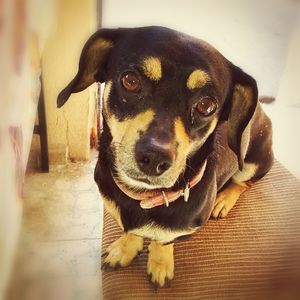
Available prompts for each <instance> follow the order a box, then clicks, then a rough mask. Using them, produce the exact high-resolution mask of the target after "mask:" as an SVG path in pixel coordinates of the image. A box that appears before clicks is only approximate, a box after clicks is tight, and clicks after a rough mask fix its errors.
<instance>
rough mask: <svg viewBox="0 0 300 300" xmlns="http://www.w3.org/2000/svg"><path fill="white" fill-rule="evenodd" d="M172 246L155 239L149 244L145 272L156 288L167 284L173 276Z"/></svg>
mask: <svg viewBox="0 0 300 300" xmlns="http://www.w3.org/2000/svg"><path fill="white" fill-rule="evenodd" d="M173 246H174V244H168V245H163V244H161V243H159V242H155V241H152V242H151V243H150V245H149V248H148V249H149V256H148V264H147V274H148V276H149V280H150V281H151V282H152V283H153V284H154V287H155V288H156V289H157V288H158V287H163V286H167V285H168V284H169V283H170V280H172V279H173V277H174V256H173Z"/></svg>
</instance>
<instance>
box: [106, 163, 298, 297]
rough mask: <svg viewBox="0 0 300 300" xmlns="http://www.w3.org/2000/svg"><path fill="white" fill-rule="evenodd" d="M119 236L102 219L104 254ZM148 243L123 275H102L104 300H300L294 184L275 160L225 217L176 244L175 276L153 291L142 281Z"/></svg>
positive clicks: (111, 224)
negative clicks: (164, 285) (271, 166)
mask: <svg viewBox="0 0 300 300" xmlns="http://www.w3.org/2000/svg"><path fill="white" fill-rule="evenodd" d="M120 234H121V230H120V229H119V228H118V226H117V225H116V223H115V222H114V221H113V220H112V219H111V218H110V217H109V216H108V215H107V214H105V218H104V231H103V244H102V246H103V249H105V248H106V247H107V246H108V245H109V244H110V243H111V242H112V241H114V240H116V239H117V238H118V237H119V236H120ZM146 266H147V243H145V248H144V251H143V252H142V254H141V255H140V256H139V257H138V258H136V259H135V260H134V261H133V263H132V264H131V265H130V266H129V267H127V268H124V269H118V270H116V271H111V270H109V271H104V272H103V274H102V289H103V298H104V300H110V299H117V300H119V299H239V300H240V299H300V182H299V181H298V180H297V179H296V178H295V177H294V176H293V175H291V174H290V173H289V172H288V171H287V170H286V169H285V168H284V167H282V166H281V165H280V164H279V163H278V162H276V163H275V164H274V166H273V168H272V170H271V171H270V172H269V174H267V175H266V176H265V177H264V178H263V179H262V180H260V181H259V182H257V183H256V184H255V185H254V186H253V187H252V188H251V189H250V190H249V191H247V192H246V193H244V194H243V195H242V196H241V198H240V199H239V201H238V202H237V204H236V206H235V207H234V208H233V209H232V211H231V212H230V213H229V215H228V216H227V218H226V219H223V220H219V221H216V220H209V222H208V223H207V224H206V225H205V226H204V227H203V228H202V229H201V230H200V231H199V232H198V233H196V234H195V235H194V236H193V237H192V238H191V239H189V240H186V241H181V242H177V243H175V278H174V280H173V281H172V285H171V287H170V288H163V289H160V290H159V291H158V292H157V293H155V292H154V290H153V288H152V287H151V285H150V284H149V282H148V281H147V275H146Z"/></svg>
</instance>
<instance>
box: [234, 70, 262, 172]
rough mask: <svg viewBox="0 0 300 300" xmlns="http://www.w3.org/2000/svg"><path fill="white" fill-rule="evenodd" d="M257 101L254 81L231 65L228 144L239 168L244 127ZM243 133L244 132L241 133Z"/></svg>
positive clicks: (242, 150)
mask: <svg viewBox="0 0 300 300" xmlns="http://www.w3.org/2000/svg"><path fill="white" fill-rule="evenodd" d="M257 101H258V91H257V84H256V81H255V80H254V79H253V78H252V77H251V76H250V75H248V74H246V73H245V72H243V71H242V70H241V69H240V68H238V67H236V66H234V65H232V95H231V97H230V99H229V115H228V144H229V147H230V148H231V149H232V150H233V151H234V152H235V153H236V155H237V158H238V163H239V169H240V170H242V169H243V163H244V158H245V154H246V153H245V152H246V147H247V145H246V144H247V142H244V141H245V140H247V138H249V136H248V137H245V135H247V134H248V133H249V132H247V133H245V129H246V127H247V125H248V124H249V122H250V120H251V119H252V117H253V115H254V112H255V109H256V106H257ZM243 133H245V134H244V135H243Z"/></svg>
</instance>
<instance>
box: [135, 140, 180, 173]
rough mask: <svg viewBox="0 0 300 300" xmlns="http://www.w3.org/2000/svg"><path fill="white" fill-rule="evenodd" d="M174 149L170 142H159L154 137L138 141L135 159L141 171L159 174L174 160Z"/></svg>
mask: <svg viewBox="0 0 300 300" xmlns="http://www.w3.org/2000/svg"><path fill="white" fill-rule="evenodd" d="M174 154H175V150H174V147H173V145H171V144H168V143H167V144H160V143H158V142H157V141H155V140H154V139H149V140H147V141H140V142H138V143H137V144H136V147H135V159H136V162H137V164H138V166H139V168H140V170H141V171H142V172H144V173H145V174H147V175H150V176H159V175H161V174H163V173H164V172H165V171H167V170H168V169H169V168H170V167H171V165H172V163H173V160H174V156H175V155H174Z"/></svg>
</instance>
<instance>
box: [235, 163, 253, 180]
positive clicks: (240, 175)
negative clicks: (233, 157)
mask: <svg viewBox="0 0 300 300" xmlns="http://www.w3.org/2000/svg"><path fill="white" fill-rule="evenodd" d="M257 169H258V165H257V164H250V163H244V167H243V170H242V171H237V172H236V173H235V174H234V175H233V176H232V180H233V182H235V183H239V182H245V181H248V180H250V179H252V178H253V176H254V175H255V174H256V171H257Z"/></svg>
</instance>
